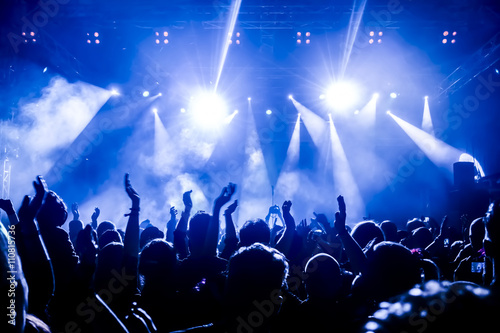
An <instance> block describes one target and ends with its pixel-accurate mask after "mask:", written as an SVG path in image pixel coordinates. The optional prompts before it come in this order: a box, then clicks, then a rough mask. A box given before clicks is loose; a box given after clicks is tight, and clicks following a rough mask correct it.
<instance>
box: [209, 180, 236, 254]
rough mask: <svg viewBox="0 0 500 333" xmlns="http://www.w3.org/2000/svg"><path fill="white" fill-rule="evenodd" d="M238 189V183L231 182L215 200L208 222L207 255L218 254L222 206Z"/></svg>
mask: <svg viewBox="0 0 500 333" xmlns="http://www.w3.org/2000/svg"><path fill="white" fill-rule="evenodd" d="M235 191H236V184H233V183H229V184H228V185H227V186H226V187H224V188H223V189H222V192H221V194H220V195H219V197H218V198H217V199H215V202H214V209H213V212H212V217H211V218H210V222H209V224H208V230H207V237H206V238H205V248H204V253H205V255H206V256H215V255H216V254H217V241H218V240H219V223H220V222H219V217H220V211H221V209H222V207H223V206H224V205H225V204H226V203H228V202H229V200H231V197H232V196H233V194H234V192H235Z"/></svg>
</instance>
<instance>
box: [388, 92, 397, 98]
mask: <svg viewBox="0 0 500 333" xmlns="http://www.w3.org/2000/svg"><path fill="white" fill-rule="evenodd" d="M389 96H391V98H396V97H398V94H396V93H395V92H391V94H390V95H389Z"/></svg>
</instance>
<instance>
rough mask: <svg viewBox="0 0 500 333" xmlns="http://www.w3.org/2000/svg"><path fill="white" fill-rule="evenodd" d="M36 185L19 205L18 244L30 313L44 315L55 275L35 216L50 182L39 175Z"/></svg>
mask: <svg viewBox="0 0 500 333" xmlns="http://www.w3.org/2000/svg"><path fill="white" fill-rule="evenodd" d="M33 186H34V187H35V197H34V198H33V199H32V200H30V198H29V197H28V196H25V197H24V200H23V202H22V204H21V207H20V208H19V214H18V215H19V223H18V224H17V225H16V247H17V250H18V251H19V256H20V257H21V262H22V265H23V271H24V276H25V277H26V281H27V282H28V285H29V288H30V290H29V300H28V303H29V310H30V312H31V313H33V314H35V315H37V316H42V317H43V316H44V314H45V310H46V306H47V303H48V302H49V299H50V297H51V296H52V293H53V291H54V275H53V272H52V264H51V262H50V258H49V255H48V253H47V249H46V248H45V244H44V243H43V239H42V237H40V235H39V232H38V228H37V226H36V223H35V216H36V214H37V212H38V210H39V209H40V206H41V204H42V201H43V197H44V196H45V193H46V192H47V184H46V183H45V180H43V178H42V177H41V176H38V177H37V179H36V181H35V182H34V184H33ZM9 217H10V215H9ZM16 219H17V218H16Z"/></svg>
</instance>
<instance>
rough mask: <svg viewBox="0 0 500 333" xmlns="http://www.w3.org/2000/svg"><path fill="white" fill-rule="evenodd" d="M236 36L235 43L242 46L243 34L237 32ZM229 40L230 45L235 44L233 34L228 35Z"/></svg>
mask: <svg viewBox="0 0 500 333" xmlns="http://www.w3.org/2000/svg"><path fill="white" fill-rule="evenodd" d="M234 36H235V40H234V43H235V44H236V45H240V44H241V40H240V37H241V33H240V32H238V31H237V32H236V33H235V34H234ZM228 38H229V39H228V43H229V45H231V44H233V34H232V33H229V34H228Z"/></svg>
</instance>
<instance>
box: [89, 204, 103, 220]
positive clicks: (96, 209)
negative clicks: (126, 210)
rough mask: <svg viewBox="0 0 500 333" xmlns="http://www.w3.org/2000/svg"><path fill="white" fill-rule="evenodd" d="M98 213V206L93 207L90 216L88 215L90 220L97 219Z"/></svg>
mask: <svg viewBox="0 0 500 333" xmlns="http://www.w3.org/2000/svg"><path fill="white" fill-rule="evenodd" d="M99 214H101V210H100V209H99V207H96V208H94V212H93V213H92V216H91V217H90V218H91V219H92V221H97V218H98V217H99Z"/></svg>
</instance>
